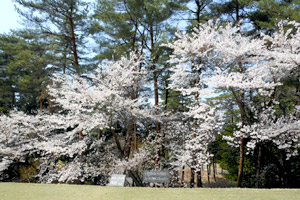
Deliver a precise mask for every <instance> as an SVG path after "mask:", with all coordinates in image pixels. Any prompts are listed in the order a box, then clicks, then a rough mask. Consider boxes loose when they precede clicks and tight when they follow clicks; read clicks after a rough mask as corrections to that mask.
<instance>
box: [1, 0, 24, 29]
mask: <svg viewBox="0 0 300 200" xmlns="http://www.w3.org/2000/svg"><path fill="white" fill-rule="evenodd" d="M18 21H20V18H19V14H18V13H17V11H16V10H15V7H14V3H13V2H12V0H0V34H3V33H8V32H9V30H10V29H16V28H21V27H22V26H21V24H20V23H18Z"/></svg>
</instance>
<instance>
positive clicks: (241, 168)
mask: <svg viewBox="0 0 300 200" xmlns="http://www.w3.org/2000/svg"><path fill="white" fill-rule="evenodd" d="M244 152H245V139H244V138H243V137H242V138H241V145H240V165H239V174H238V180H237V184H238V186H239V187H241V186H242V179H243V171H244Z"/></svg>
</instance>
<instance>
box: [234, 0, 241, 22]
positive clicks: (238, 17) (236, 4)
mask: <svg viewBox="0 0 300 200" xmlns="http://www.w3.org/2000/svg"><path fill="white" fill-rule="evenodd" d="M239 11H240V2H239V0H235V12H236V13H235V14H236V22H237V23H238V22H239V21H240V13H239Z"/></svg>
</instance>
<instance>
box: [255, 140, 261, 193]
mask: <svg viewBox="0 0 300 200" xmlns="http://www.w3.org/2000/svg"><path fill="white" fill-rule="evenodd" d="M261 151H262V144H261V143H258V155H257V167H256V183H255V187H256V188H259V186H260V166H261Z"/></svg>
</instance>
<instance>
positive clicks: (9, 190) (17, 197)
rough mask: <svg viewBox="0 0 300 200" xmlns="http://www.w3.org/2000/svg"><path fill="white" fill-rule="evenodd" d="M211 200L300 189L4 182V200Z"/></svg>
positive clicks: (290, 194)
mask: <svg viewBox="0 0 300 200" xmlns="http://www.w3.org/2000/svg"><path fill="white" fill-rule="evenodd" d="M115 199H125V200H127V199H134V200H139V199H150V200H160V199H161V200H168V199H171V200H173V199H180V200H185V199H187V200H191V199H197V200H198V199H201V200H204V199H208V200H215V199H221V200H227V199H228V200H229V199H230V200H232V199H242V200H248V199H249V200H250V199H251V200H253V199H272V200H276V199H278V200H284V199H287V200H294V199H300V189H258V190H256V189H238V188H231V189H209V188H197V189H189V188H136V187H135V188H129V187H127V188H118V187H100V186H88V185H66V184H58V185H54V184H49V185H47V184H30V183H0V200H115Z"/></svg>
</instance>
